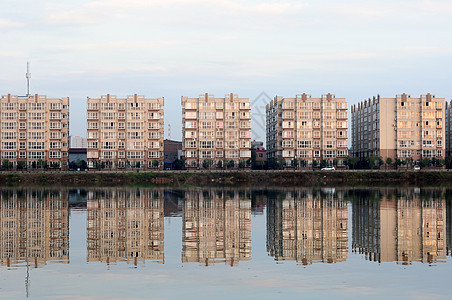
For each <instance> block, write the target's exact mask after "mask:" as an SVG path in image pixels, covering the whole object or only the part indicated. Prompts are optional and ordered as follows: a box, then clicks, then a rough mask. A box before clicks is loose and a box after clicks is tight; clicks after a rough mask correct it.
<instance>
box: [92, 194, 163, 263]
mask: <svg viewBox="0 0 452 300" xmlns="http://www.w3.org/2000/svg"><path fill="white" fill-rule="evenodd" d="M163 198H164V197H163V191H162V190H156V189H140V190H137V189H128V188H120V189H97V190H91V191H89V192H88V195H87V204H86V205H87V222H86V226H87V228H86V232H87V241H86V245H87V261H88V262H104V263H107V264H109V263H116V262H126V263H128V264H133V265H138V264H140V263H142V264H145V263H146V262H156V263H162V264H163V263H164V262H165V253H164V223H163V218H164V215H163V210H164V203H163V202H164V199H163Z"/></svg>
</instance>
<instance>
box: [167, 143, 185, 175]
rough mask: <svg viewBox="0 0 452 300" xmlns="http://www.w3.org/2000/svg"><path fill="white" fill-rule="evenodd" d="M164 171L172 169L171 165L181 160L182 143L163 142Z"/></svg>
mask: <svg viewBox="0 0 452 300" xmlns="http://www.w3.org/2000/svg"><path fill="white" fill-rule="evenodd" d="M163 153H164V155H165V157H164V163H165V168H164V169H165V170H167V169H173V163H174V162H175V161H176V160H178V159H181V158H182V142H180V141H173V140H168V139H167V140H164V141H163Z"/></svg>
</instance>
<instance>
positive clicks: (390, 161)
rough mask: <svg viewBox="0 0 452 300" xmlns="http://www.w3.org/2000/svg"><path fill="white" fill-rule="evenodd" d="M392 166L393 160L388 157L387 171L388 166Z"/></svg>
mask: <svg viewBox="0 0 452 300" xmlns="http://www.w3.org/2000/svg"><path fill="white" fill-rule="evenodd" d="M390 165H392V158H390V157H386V169H388V166H390Z"/></svg>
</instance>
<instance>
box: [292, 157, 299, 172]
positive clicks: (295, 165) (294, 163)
mask: <svg viewBox="0 0 452 300" xmlns="http://www.w3.org/2000/svg"><path fill="white" fill-rule="evenodd" d="M298 164H299V162H298V159H296V158H294V159H293V160H292V166H293V167H295V169H297V168H298Z"/></svg>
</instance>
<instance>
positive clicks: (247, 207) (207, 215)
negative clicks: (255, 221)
mask: <svg viewBox="0 0 452 300" xmlns="http://www.w3.org/2000/svg"><path fill="white" fill-rule="evenodd" d="M182 224H183V228H182V262H183V263H186V262H199V263H201V264H204V265H206V266H208V265H212V264H215V263H218V262H222V263H226V264H228V265H230V266H234V265H237V264H238V263H239V261H244V260H250V259H251V199H250V194H249V192H244V191H240V192H237V191H234V190H216V189H211V190H202V191H196V190H195V191H186V193H185V201H184V206H183V220H182Z"/></svg>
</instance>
